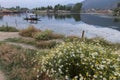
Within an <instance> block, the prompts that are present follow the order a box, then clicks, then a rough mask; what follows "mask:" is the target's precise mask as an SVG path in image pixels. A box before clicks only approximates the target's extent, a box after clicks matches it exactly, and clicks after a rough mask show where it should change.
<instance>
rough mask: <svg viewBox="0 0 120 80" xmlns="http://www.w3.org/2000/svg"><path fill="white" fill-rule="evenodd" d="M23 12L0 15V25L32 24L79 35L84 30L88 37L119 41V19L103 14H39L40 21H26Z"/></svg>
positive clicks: (58, 31)
mask: <svg viewBox="0 0 120 80" xmlns="http://www.w3.org/2000/svg"><path fill="white" fill-rule="evenodd" d="M24 17H25V14H19V15H18V14H17V15H4V16H0V25H6V24H8V25H10V26H15V27H17V28H19V29H23V28H26V27H28V26H29V25H34V26H36V27H37V28H39V29H42V30H45V29H50V30H53V31H55V32H57V33H61V34H65V35H77V36H81V32H82V31H83V30H84V31H85V36H86V37H88V38H92V37H102V38H105V39H106V40H108V41H112V42H120V19H119V18H114V17H113V16H109V15H103V14H69V15H58V14H55V15H52V14H51V15H50V14H49V15H39V18H40V21H37V22H35V21H26V20H24V19H23V18H24Z"/></svg>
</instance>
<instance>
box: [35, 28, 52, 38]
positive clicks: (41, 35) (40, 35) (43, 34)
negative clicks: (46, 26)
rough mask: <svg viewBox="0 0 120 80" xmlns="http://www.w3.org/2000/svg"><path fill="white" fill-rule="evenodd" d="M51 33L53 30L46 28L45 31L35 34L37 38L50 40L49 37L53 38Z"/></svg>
mask: <svg viewBox="0 0 120 80" xmlns="http://www.w3.org/2000/svg"><path fill="white" fill-rule="evenodd" d="M51 34H52V31H50V30H45V31H42V32H38V33H36V34H35V35H34V38H35V39H36V40H49V39H51V37H50V35H51Z"/></svg>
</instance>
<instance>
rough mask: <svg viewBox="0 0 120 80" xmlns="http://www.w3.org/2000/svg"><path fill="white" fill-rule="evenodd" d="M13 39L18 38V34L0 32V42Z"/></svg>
mask: <svg viewBox="0 0 120 80" xmlns="http://www.w3.org/2000/svg"><path fill="white" fill-rule="evenodd" d="M14 37H20V36H19V35H18V32H0V41H3V40H5V39H8V38H14Z"/></svg>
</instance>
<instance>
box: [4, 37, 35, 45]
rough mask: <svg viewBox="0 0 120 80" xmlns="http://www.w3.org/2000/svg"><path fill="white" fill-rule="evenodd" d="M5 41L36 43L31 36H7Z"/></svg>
mask: <svg viewBox="0 0 120 80" xmlns="http://www.w3.org/2000/svg"><path fill="white" fill-rule="evenodd" d="M5 41H7V42H15V43H24V44H28V45H36V41H35V40H34V39H32V38H8V39H6V40H5Z"/></svg>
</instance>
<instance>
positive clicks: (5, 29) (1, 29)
mask: <svg viewBox="0 0 120 80" xmlns="http://www.w3.org/2000/svg"><path fill="white" fill-rule="evenodd" d="M0 31H3V32H18V29H16V28H15V27H11V26H4V25H3V26H1V27H0Z"/></svg>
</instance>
